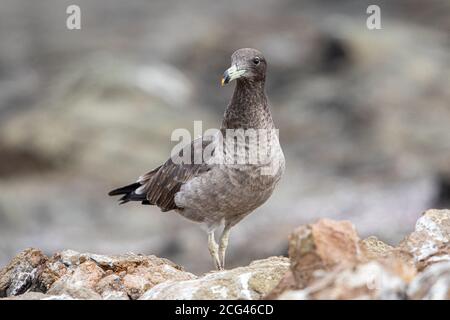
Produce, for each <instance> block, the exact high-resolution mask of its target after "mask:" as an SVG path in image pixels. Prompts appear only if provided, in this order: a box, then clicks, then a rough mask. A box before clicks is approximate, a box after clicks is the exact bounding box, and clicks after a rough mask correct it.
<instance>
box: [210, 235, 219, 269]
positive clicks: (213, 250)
mask: <svg viewBox="0 0 450 320" xmlns="http://www.w3.org/2000/svg"><path fill="white" fill-rule="evenodd" d="M218 248H219V246H218V245H217V243H216V240H215V239H214V230H212V231H208V249H209V253H210V254H211V257H212V259H213V261H214V265H215V266H216V269H217V270H221V265H220V259H219V251H218Z"/></svg>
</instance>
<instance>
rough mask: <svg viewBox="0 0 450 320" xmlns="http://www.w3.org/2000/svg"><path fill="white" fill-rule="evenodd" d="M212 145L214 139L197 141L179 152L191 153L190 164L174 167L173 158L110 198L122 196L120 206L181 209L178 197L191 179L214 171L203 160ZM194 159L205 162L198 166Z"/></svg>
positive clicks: (113, 192)
mask: <svg viewBox="0 0 450 320" xmlns="http://www.w3.org/2000/svg"><path fill="white" fill-rule="evenodd" d="M211 142H212V139H207V138H203V139H196V140H194V141H192V143H191V144H189V145H187V146H186V147H184V148H183V149H182V150H181V151H180V153H179V155H180V156H182V155H183V154H184V153H185V152H189V151H190V155H191V162H190V164H185V163H182V164H178V163H174V161H173V160H172V158H169V160H167V161H166V162H165V163H164V164H163V165H161V166H159V167H158V168H156V169H153V170H152V171H150V172H148V173H146V174H144V175H143V176H141V177H140V178H139V180H138V182H136V183H133V184H130V185H127V186H125V187H122V188H118V189H115V190H113V191H111V192H110V193H109V195H111V196H113V195H123V196H122V197H121V198H120V201H121V204H122V203H126V202H128V201H141V202H142V204H151V205H156V206H158V207H159V208H161V211H169V210H173V209H182V208H179V207H177V205H176V204H175V194H176V193H177V192H178V191H179V190H180V188H181V186H182V185H183V184H184V183H186V182H187V181H189V179H191V178H193V177H195V176H197V175H199V174H201V173H203V172H207V171H209V170H210V169H211V166H210V165H208V164H206V163H205V161H206V160H207V159H202V157H201V156H202V155H203V150H204V149H205V148H206V146H208V145H209V144H210V143H211ZM208 156H211V155H208ZM195 159H202V160H203V161H202V162H201V163H198V164H196V163H194V160H195ZM140 188H141V189H142V188H144V190H139V191H138V190H137V189H140ZM137 191H138V192H137Z"/></svg>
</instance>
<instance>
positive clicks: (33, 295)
mask: <svg viewBox="0 0 450 320" xmlns="http://www.w3.org/2000/svg"><path fill="white" fill-rule="evenodd" d="M5 300H73V298H72V297H69V296H67V295H61V296H52V295H49V294H44V293H41V292H25V293H24V294H21V295H18V296H11V297H8V298H5Z"/></svg>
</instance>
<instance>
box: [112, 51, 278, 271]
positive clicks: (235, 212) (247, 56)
mask: <svg viewBox="0 0 450 320" xmlns="http://www.w3.org/2000/svg"><path fill="white" fill-rule="evenodd" d="M266 68H267V62H266V59H265V58H264V56H263V55H262V53H261V52H259V51H258V50H256V49H250V48H244V49H239V50H237V51H236V52H234V53H233V55H232V56H231V67H230V68H229V69H227V70H226V71H225V73H224V75H223V78H222V85H224V84H227V83H229V82H231V81H233V80H236V88H235V90H234V93H233V97H232V99H231V102H230V103H229V105H228V107H227V108H226V111H225V114H224V118H223V121H222V126H221V129H220V130H218V132H217V134H216V135H212V136H204V137H202V138H199V139H196V140H194V141H193V142H192V143H191V144H189V145H187V146H185V147H184V148H183V149H182V150H181V151H180V152H179V153H177V154H175V155H172V156H171V157H170V158H169V159H168V160H167V161H166V162H165V163H164V164H162V165H161V166H159V167H157V168H155V169H153V170H152V171H150V172H148V173H146V174H144V175H142V176H141V177H140V178H139V179H138V180H137V182H136V183H132V184H130V185H127V186H124V187H122V188H119V189H115V190H113V191H111V192H110V193H109V195H111V196H115V195H122V197H121V198H120V201H121V204H122V203H126V202H128V201H141V203H142V204H150V205H156V206H158V207H159V208H160V209H161V211H163V212H165V211H170V210H174V211H176V212H178V213H179V214H181V215H182V216H184V217H185V218H187V219H189V220H192V221H195V222H199V223H201V224H202V225H203V226H205V227H206V228H205V229H206V230H207V232H208V247H209V251H210V254H211V256H212V258H213V261H214V264H215V266H216V268H217V269H223V268H224V266H225V251H226V248H227V245H228V239H229V234H230V229H231V228H232V227H233V226H234V225H236V224H237V223H238V222H240V221H241V220H242V219H243V218H244V217H245V216H247V215H248V214H249V213H251V212H252V211H254V210H255V209H256V208H258V207H259V206H261V205H262V204H263V203H264V202H265V201H266V200H267V199H268V198H269V197H270V196H271V194H272V192H273V190H274V188H275V186H276V185H277V183H278V181H279V180H280V178H281V176H282V174H283V172H284V166H285V161H284V155H283V151H282V150H281V147H280V144H279V140H278V135H277V134H275V133H276V130H275V125H274V123H273V120H272V115H271V113H270V108H269V103H268V101H267V96H266V93H265V88H264V86H265V80H266ZM255 133H257V134H256V138H255ZM253 138H255V139H253ZM230 141H231V142H232V143H231V144H230V143H229V142H230ZM236 141H237V142H236ZM265 142H267V143H265ZM206 151H208V152H206ZM186 154H187V155H190V156H189V157H187V158H186V159H187V161H186V160H184V161H181V162H180V158H179V157H181V156H182V155H186ZM198 156H200V159H201V161H194V160H195V159H199V158H198ZM183 159H185V158H183ZM222 225H223V231H222V234H221V236H220V240H219V244H217V243H216V241H215V237H214V233H215V230H216V229H217V228H218V227H220V226H222Z"/></svg>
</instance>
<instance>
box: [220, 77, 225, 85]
mask: <svg viewBox="0 0 450 320" xmlns="http://www.w3.org/2000/svg"><path fill="white" fill-rule="evenodd" d="M220 85H221V86H222V87H223V86H224V85H225V78H222V80H221V81H220Z"/></svg>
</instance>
